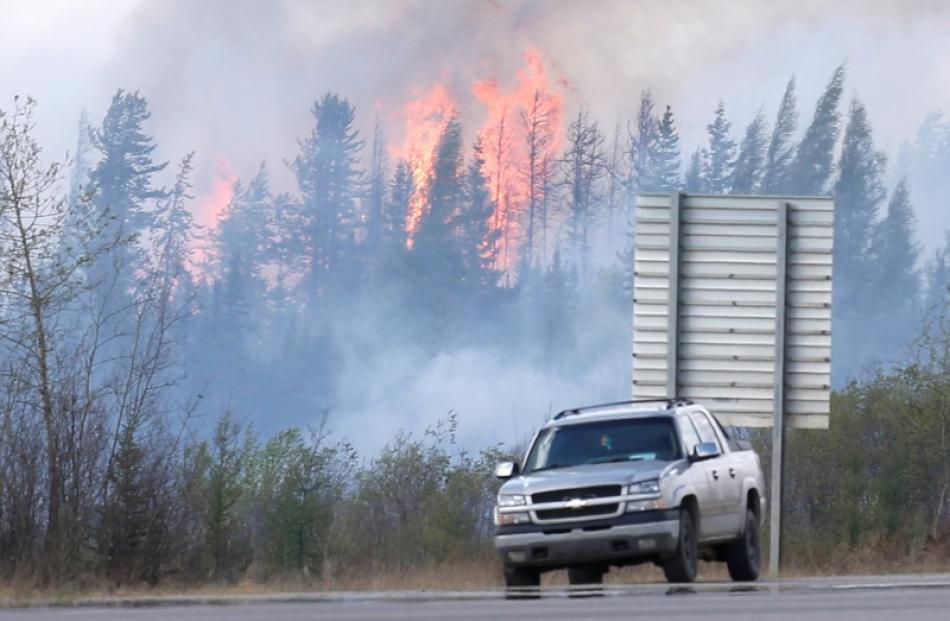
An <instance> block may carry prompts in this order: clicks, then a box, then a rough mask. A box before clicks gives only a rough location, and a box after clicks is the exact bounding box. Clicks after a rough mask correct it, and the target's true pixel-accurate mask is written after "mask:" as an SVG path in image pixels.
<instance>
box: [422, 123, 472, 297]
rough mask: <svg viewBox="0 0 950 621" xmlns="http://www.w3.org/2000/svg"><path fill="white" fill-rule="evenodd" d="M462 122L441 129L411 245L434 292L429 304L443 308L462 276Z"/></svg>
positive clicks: (426, 284)
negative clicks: (460, 240)
mask: <svg viewBox="0 0 950 621" xmlns="http://www.w3.org/2000/svg"><path fill="white" fill-rule="evenodd" d="M463 159H464V158H463V153H462V125H461V123H459V121H458V119H457V118H453V119H451V120H450V121H449V122H448V123H447V124H446V126H445V129H444V130H443V131H442V136H441V138H440V139H439V143H438V145H437V146H436V149H435V154H434V158H433V164H432V176H431V181H430V184H429V191H428V193H427V196H426V205H425V211H424V213H423V216H422V219H421V220H420V222H419V227H418V230H417V231H416V235H415V238H414V239H413V245H412V252H411V255H410V256H411V258H412V265H413V269H414V270H415V271H416V273H418V274H420V275H421V276H423V280H422V283H420V284H423V285H424V286H425V287H426V289H427V290H428V292H430V293H432V294H433V295H435V296H436V298H435V299H434V300H433V301H432V304H433V305H435V306H437V307H440V308H441V309H443V310H444V309H445V306H446V304H448V303H449V298H451V296H452V294H453V293H454V287H453V284H454V283H456V282H458V280H459V278H460V277H462V273H463V271H464V269H463V263H462V256H461V253H460V247H459V241H458V238H457V232H458V231H457V226H458V223H459V218H460V214H461V212H462V209H463V204H464V201H465V172H464V170H463Z"/></svg>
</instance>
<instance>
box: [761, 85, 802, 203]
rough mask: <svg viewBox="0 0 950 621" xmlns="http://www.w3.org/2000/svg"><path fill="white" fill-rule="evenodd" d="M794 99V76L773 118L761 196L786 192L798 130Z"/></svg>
mask: <svg viewBox="0 0 950 621" xmlns="http://www.w3.org/2000/svg"><path fill="white" fill-rule="evenodd" d="M796 105H797V103H796V99H795V76H792V77H791V79H789V81H788V85H787V86H786V87H785V94H784V95H783V96H782V103H781V105H780V106H779V109H778V114H777V115H776V117H775V128H774V129H773V130H772V139H771V140H770V141H769V149H768V153H766V156H765V174H764V175H763V177H762V193H763V194H782V193H784V192H788V190H787V185H788V172H789V166H791V163H792V160H793V159H794V157H795V145H794V144H793V143H792V141H793V140H794V139H795V130H796V129H797V128H798V111H797V110H796V108H795V107H796Z"/></svg>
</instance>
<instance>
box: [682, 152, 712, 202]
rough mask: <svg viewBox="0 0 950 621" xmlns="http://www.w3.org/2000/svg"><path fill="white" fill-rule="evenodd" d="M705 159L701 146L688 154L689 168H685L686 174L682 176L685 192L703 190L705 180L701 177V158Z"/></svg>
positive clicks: (704, 188) (704, 189)
mask: <svg viewBox="0 0 950 621" xmlns="http://www.w3.org/2000/svg"><path fill="white" fill-rule="evenodd" d="M704 159H706V152H705V150H704V149H702V148H697V149H696V150H695V151H693V154H692V155H690V156H689V168H687V169H686V176H685V177H684V178H683V187H685V188H686V191H687V192H705V191H706V190H707V188H706V180H705V178H704V177H703V160H704Z"/></svg>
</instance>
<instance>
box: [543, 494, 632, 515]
mask: <svg viewBox="0 0 950 621" xmlns="http://www.w3.org/2000/svg"><path fill="white" fill-rule="evenodd" d="M575 498H577V497H576V496H575ZM618 507H619V505H618V504H617V503H614V504H612V505H594V506H592V507H581V508H579V509H547V510H544V511H538V512H537V515H538V519H539V520H570V519H574V518H584V517H597V516H600V515H612V514H614V513H616V512H617V508H618Z"/></svg>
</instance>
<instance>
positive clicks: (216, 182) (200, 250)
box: [191, 155, 237, 275]
mask: <svg viewBox="0 0 950 621" xmlns="http://www.w3.org/2000/svg"><path fill="white" fill-rule="evenodd" d="M235 181H237V174H235V172H234V169H233V168H232V167H231V164H230V162H228V160H227V159H225V158H224V157H223V156H221V155H216V156H215V157H214V178H213V179H212V181H211V187H210V188H209V190H208V191H207V193H205V194H204V195H202V196H200V197H199V198H198V204H197V208H196V209H195V211H194V215H195V224H197V225H198V226H200V227H201V230H202V236H203V237H207V236H208V234H209V233H210V232H212V231H214V230H216V229H217V228H218V222H219V220H220V219H221V216H222V215H223V214H224V213H225V212H226V211H227V208H228V205H229V204H230V203H231V199H232V198H233V197H234V182H235ZM212 247H213V245H209V240H207V239H205V240H203V243H200V244H197V245H196V247H195V249H194V253H193V256H192V262H193V264H194V267H193V268H192V270H191V272H192V274H194V275H197V274H202V273H204V272H206V271H207V267H205V268H202V267H201V266H203V265H206V264H207V263H208V262H209V261H210V260H211V259H213V258H214V257H213V251H212V250H211V248H212Z"/></svg>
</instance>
